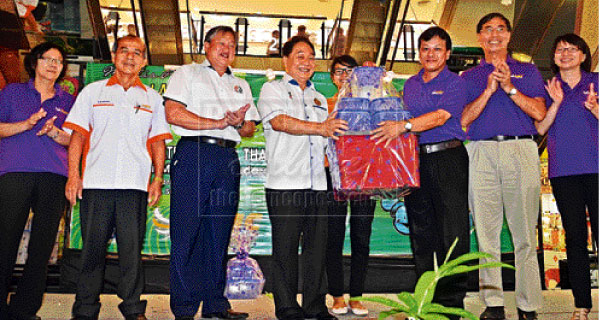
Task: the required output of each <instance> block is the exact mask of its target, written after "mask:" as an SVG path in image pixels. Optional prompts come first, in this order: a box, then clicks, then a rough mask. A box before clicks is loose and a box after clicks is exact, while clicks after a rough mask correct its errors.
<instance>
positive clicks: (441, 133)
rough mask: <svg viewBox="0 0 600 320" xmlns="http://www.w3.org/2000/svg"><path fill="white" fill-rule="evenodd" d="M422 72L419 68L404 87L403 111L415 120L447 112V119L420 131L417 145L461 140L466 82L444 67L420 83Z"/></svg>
mask: <svg viewBox="0 0 600 320" xmlns="http://www.w3.org/2000/svg"><path fill="white" fill-rule="evenodd" d="M423 73H424V70H423V69H421V71H419V73H418V74H417V75H414V76H412V77H410V79H408V80H407V81H406V83H405V84H404V104H405V106H406V108H407V109H408V110H409V111H410V113H411V114H412V115H413V116H415V117H418V116H420V115H423V114H425V113H430V112H433V111H436V110H438V109H443V110H446V111H448V113H450V115H451V117H450V119H448V121H446V123H444V124H443V125H441V126H439V127H436V128H433V129H431V130H427V131H423V132H421V135H420V136H419V144H428V143H436V142H440V141H446V140H452V139H458V140H461V141H464V140H465V137H466V134H465V132H464V131H463V130H462V128H461V126H460V117H461V115H462V111H463V109H464V107H465V105H466V104H467V97H466V92H467V88H466V82H465V81H464V80H463V79H462V78H461V77H459V76H458V75H457V74H455V73H453V72H452V71H450V70H448V67H445V68H444V70H442V72H440V74H438V75H437V77H435V78H433V79H431V80H430V81H429V82H427V83H425V82H424V81H423Z"/></svg>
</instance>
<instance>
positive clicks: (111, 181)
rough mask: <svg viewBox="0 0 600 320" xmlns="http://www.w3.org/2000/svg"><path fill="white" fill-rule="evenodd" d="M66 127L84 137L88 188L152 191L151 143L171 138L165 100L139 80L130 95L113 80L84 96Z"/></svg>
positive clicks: (85, 184)
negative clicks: (149, 186)
mask: <svg viewBox="0 0 600 320" xmlns="http://www.w3.org/2000/svg"><path fill="white" fill-rule="evenodd" d="M63 128H64V129H65V130H66V131H67V132H69V133H71V132H72V130H75V131H78V132H80V133H82V134H83V135H84V136H85V137H86V139H87V141H86V145H85V146H84V154H83V156H82V161H83V162H82V175H83V188H84V189H134V190H142V191H147V190H148V184H149V180H150V173H151V168H152V159H151V156H150V145H151V144H152V143H154V142H156V141H160V140H168V139H171V138H172V136H171V132H170V131H169V125H168V124H167V121H166V118H165V110H164V106H163V99H162V97H161V96H160V95H159V94H158V93H157V92H156V91H154V90H153V89H152V88H150V87H148V86H145V85H144V84H142V82H141V81H140V80H139V78H138V79H136V82H135V84H134V85H133V86H132V87H130V88H129V89H128V90H127V91H125V90H124V89H123V87H122V86H121V84H119V82H118V80H117V78H116V77H115V76H113V77H112V78H110V79H107V80H100V81H96V82H94V83H91V84H89V85H87V86H86V87H85V88H84V89H83V90H82V91H81V93H79V95H78V97H77V100H75V104H74V105H73V108H72V109H71V112H69V115H68V116H67V119H66V120H65V123H64V124H63Z"/></svg>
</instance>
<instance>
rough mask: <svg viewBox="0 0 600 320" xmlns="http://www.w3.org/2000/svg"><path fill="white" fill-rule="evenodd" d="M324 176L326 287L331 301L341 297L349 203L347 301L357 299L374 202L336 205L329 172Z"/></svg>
mask: <svg viewBox="0 0 600 320" xmlns="http://www.w3.org/2000/svg"><path fill="white" fill-rule="evenodd" d="M326 173H327V259H326V263H327V284H328V289H329V290H328V291H329V294H331V295H332V296H334V297H339V296H342V295H344V267H343V265H342V253H343V250H344V238H345V235H346V215H347V213H348V202H350V245H351V249H352V255H351V256H350V297H360V296H362V294H363V290H364V287H365V278H366V276H367V265H368V264H369V249H370V248H369V243H370V240H371V226H372V224H373V215H374V213H375V204H376V202H375V201H374V200H370V199H364V200H351V201H336V200H335V199H334V198H333V187H332V184H331V176H330V173H329V169H328V168H327V169H326Z"/></svg>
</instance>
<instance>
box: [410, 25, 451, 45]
mask: <svg viewBox="0 0 600 320" xmlns="http://www.w3.org/2000/svg"><path fill="white" fill-rule="evenodd" d="M436 36H437V37H439V38H440V39H442V40H444V41H445V42H446V50H452V39H450V35H449V34H448V32H446V30H444V29H442V28H440V27H431V28H429V29H427V30H425V31H424V32H423V33H421V35H420V36H419V41H418V42H419V44H418V48H419V49H421V41H425V42H427V41H429V40H431V39H433V37H436Z"/></svg>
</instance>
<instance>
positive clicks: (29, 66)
mask: <svg viewBox="0 0 600 320" xmlns="http://www.w3.org/2000/svg"><path fill="white" fill-rule="evenodd" d="M52 49H56V50H58V52H60V56H61V58H62V60H63V64H62V70H61V71H60V74H59V75H58V78H57V79H56V82H59V81H60V80H61V79H62V78H63V77H64V76H65V73H66V72H67V64H66V61H65V58H66V56H67V55H66V54H65V50H64V49H63V47H61V46H59V45H57V44H56V43H52V42H44V43H40V44H38V45H37V46H35V48H33V49H31V51H30V52H29V53H28V54H27V56H25V60H24V61H23V64H24V66H25V71H27V74H28V75H29V78H31V79H35V69H36V68H37V65H38V61H39V59H40V58H42V56H43V55H44V53H46V52H48V51H50V50H52Z"/></svg>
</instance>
